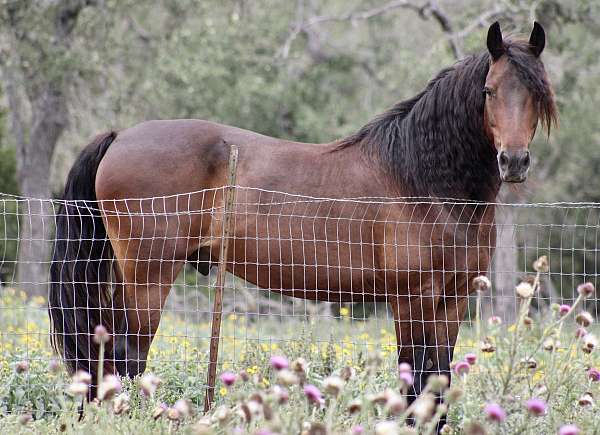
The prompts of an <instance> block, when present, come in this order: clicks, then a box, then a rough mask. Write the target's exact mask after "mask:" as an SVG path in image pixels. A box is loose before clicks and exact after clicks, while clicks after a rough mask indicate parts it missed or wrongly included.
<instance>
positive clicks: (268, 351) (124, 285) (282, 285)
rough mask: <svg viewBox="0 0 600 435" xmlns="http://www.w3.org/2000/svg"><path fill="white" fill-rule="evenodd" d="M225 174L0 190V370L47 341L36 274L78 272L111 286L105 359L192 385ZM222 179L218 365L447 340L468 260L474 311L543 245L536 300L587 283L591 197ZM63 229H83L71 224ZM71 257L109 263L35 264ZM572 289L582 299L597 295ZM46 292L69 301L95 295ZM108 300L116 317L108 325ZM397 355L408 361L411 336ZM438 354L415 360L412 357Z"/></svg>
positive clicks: (495, 301)
mask: <svg viewBox="0 0 600 435" xmlns="http://www.w3.org/2000/svg"><path fill="white" fill-rule="evenodd" d="M223 189H224V188H219V189H207V190H203V191H199V192H192V193H187V194H179V195H171V196H165V197H156V198H145V199H119V200H113V201H103V202H93V201H68V202H65V201H60V200H39V199H31V198H23V197H14V196H9V195H1V196H0V216H1V217H0V364H2V367H0V373H3V376H8V375H7V373H9V372H10V371H12V370H13V367H14V365H15V364H16V363H17V362H18V361H23V360H27V361H30V362H31V363H32V364H48V363H49V361H50V360H51V359H52V358H54V357H53V353H52V350H51V347H50V344H49V339H48V337H49V330H50V322H49V320H48V298H47V297H48V291H49V288H51V287H52V286H57V288H66V289H67V290H68V291H76V290H75V289H76V288H81V287H82V286H83V288H84V291H87V292H93V291H98V289H99V288H100V287H102V286H105V287H106V288H109V289H110V297H109V298H108V299H106V298H104V299H102V307H101V309H99V310H98V313H99V315H100V316H101V317H102V318H104V319H105V321H106V319H111V320H110V322H113V324H111V325H109V326H110V327H111V328H110V329H111V331H113V334H114V336H115V337H116V339H117V340H118V339H119V336H120V337H121V339H122V343H124V344H123V345H122V346H121V347H123V349H121V351H120V352H118V354H117V352H115V355H113V360H115V364H117V365H119V363H120V364H121V366H123V365H124V366H125V367H126V369H127V370H128V371H129V372H131V371H132V369H131V368H130V365H131V364H133V363H136V362H140V361H142V362H143V361H145V360H146V353H147V360H148V366H147V369H149V370H159V369H160V367H164V366H175V367H178V369H179V370H181V371H182V373H186V374H188V375H189V374H191V375H193V379H194V382H195V385H196V386H197V389H198V390H202V389H203V387H204V386H205V385H204V383H205V374H206V370H207V365H208V348H209V341H210V322H211V316H212V314H213V313H212V307H213V302H214V301H213V298H214V283H215V279H216V276H215V274H216V269H217V267H216V266H217V265H218V263H219V258H218V252H219V246H220V244H221V243H222V242H223V228H222V222H223V196H224V190H223ZM235 189H236V202H235V206H234V209H233V211H232V221H233V235H232V237H231V238H230V240H228V241H227V242H228V243H229V258H228V261H227V269H228V272H229V273H228V275H227V280H226V283H225V291H224V302H223V304H224V305H223V314H224V322H223V326H222V332H221V337H220V340H221V350H220V354H219V357H220V358H219V369H220V370H226V369H232V370H233V369H235V370H240V369H244V370H247V371H249V372H250V373H252V372H253V371H256V369H255V366H254V365H250V366H249V365H248V364H249V361H256V360H257V359H258V360H260V359H262V360H267V359H268V358H269V357H270V356H271V355H276V354H286V355H288V356H290V357H293V356H304V357H305V358H307V359H309V360H310V359H313V360H314V365H315V370H320V369H322V370H324V371H326V370H328V369H329V370H331V368H332V367H334V366H336V367H337V366H341V365H357V364H360V363H361V361H364V360H366V359H367V358H368V356H369V355H370V354H372V353H373V352H375V351H378V352H380V353H381V354H382V355H383V357H384V359H386V360H387V361H388V362H389V364H390V367H391V366H393V365H395V364H396V361H397V351H398V347H397V339H398V340H399V341H400V343H399V344H400V345H401V347H402V346H403V347H406V346H411V347H419V346H421V347H422V348H423V349H427V348H437V347H443V346H444V344H447V342H448V341H450V342H451V341H452V337H451V336H452V334H453V332H452V331H453V330H454V329H455V328H458V326H459V323H460V322H461V320H462V318H463V317H464V322H463V323H462V325H461V328H462V331H463V332H464V331H468V330H469V327H470V322H471V319H472V316H473V312H474V303H473V294H472V292H471V291H470V281H471V280H472V278H473V277H474V276H477V275H480V274H485V275H487V276H488V277H489V278H490V280H491V282H492V289H491V290H490V291H489V292H486V293H484V294H483V295H482V310H483V313H484V314H483V315H484V316H485V317H489V316H500V317H501V318H503V319H505V321H506V322H510V321H514V318H515V315H516V307H517V297H516V296H515V292H514V288H515V285H516V284H517V283H518V282H520V281H522V280H528V279H531V276H532V274H533V273H534V271H533V269H532V266H531V265H532V263H533V261H534V260H536V259H537V258H539V257H541V256H543V255H545V256H547V258H548V262H549V270H548V272H547V273H543V274H542V277H541V287H540V291H539V292H538V293H537V294H536V295H535V296H534V301H533V307H534V309H535V311H536V312H537V313H538V315H540V316H544V315H545V313H547V312H548V310H549V307H550V305H551V304H552V303H569V302H571V301H572V300H573V299H574V290H575V288H576V286H577V285H578V284H579V283H581V282H584V281H591V282H593V283H594V284H596V285H597V284H598V277H599V267H600V266H599V265H600V261H599V258H598V257H599V249H598V246H599V244H598V241H599V232H600V231H599V230H600V204H598V203H553V204H549V203H544V204H500V203H486V204H483V203H473V202H469V201H457V200H451V199H448V200H432V199H429V198H397V199H386V198H355V199H331V198H314V197H307V196H300V195H293V194H288V193H282V192H273V191H267V190H261V189H253V188H247V187H235ZM492 213H495V220H494V222H493V224H492V221H491V220H490V219H489V218H490V216H492ZM95 215H97V216H102V219H103V226H102V227H101V226H99V225H97V224H98V222H97V221H96V224H95V225H96V226H94V227H93V228H92V230H91V232H90V233H89V234H91V237H89V235H88V236H86V237H71V236H68V237H63V238H57V236H56V234H57V231H56V228H55V224H56V222H59V223H60V222H61V220H60V218H61V217H62V218H68V219H64V220H63V221H62V222H63V223H64V222H67V223H68V224H69V225H72V226H73V225H74V226H77V225H83V223H84V221H85V219H86V217H89V216H95ZM78 221H79V224H77V222H78ZM104 228H105V229H106V230H104ZM62 234H79V235H81V234H80V233H79V232H77V231H71V229H69V230H68V231H66V233H65V232H64V231H63V232H62ZM494 238H495V241H494ZM57 242H58V243H57ZM61 242H62V243H65V244H67V245H69V244H70V246H71V247H72V248H77V247H84V246H85V244H86V243H88V244H89V243H95V244H101V245H102V246H105V247H110V248H112V249H104V248H103V249H101V250H100V251H101V255H100V256H99V257H97V258H90V257H89V256H86V250H85V249H81V250H80V251H75V252H79V254H77V255H76V257H75V258H64V257H63V258H61V257H60V255H58V256H57V247H58V246H59V245H60V243H61ZM113 253H114V255H113ZM73 263H77V264H79V265H80V266H81V265H83V267H84V269H85V270H86V271H92V270H94V268H97V267H98V266H99V264H100V263H105V264H108V267H109V269H110V270H111V273H110V275H109V278H108V279H107V280H106V281H103V282H90V281H88V280H83V281H78V280H77V279H76V278H73V281H72V282H61V281H60V280H59V281H53V280H52V279H51V275H50V273H49V271H50V269H51V268H52V267H56V268H57V269H58V270H59V271H62V270H64V269H66V268H69V267H71V266H73ZM86 273H88V272H86ZM57 276H67V275H64V274H63V273H62V272H59V273H58V275H57ZM76 276H79V277H81V275H76ZM84 276H96V275H93V274H90V275H85V274H84ZM93 296H94V295H91V296H89V297H90V298H91V299H94V297H93ZM575 296H576V295H575ZM95 298H96V299H98V298H99V296H98V295H95ZM394 301H396V303H397V307H396V308H393V307H394ZM440 301H442V302H443V303H440ZM585 304H586V309H587V310H588V311H590V312H592V313H593V314H596V315H597V314H598V300H597V299H588V300H587V301H586V302H585ZM440 307H441V308H440ZM444 307H445V308H444ZM50 308H51V309H55V310H59V311H61V312H62V311H64V312H66V311H67V310H72V311H75V312H80V313H83V314H82V315H84V316H85V313H86V312H87V311H88V310H90V309H92V308H93V307H90V306H85V305H77V306H75V307H74V308H73V307H65V306H61V305H60V304H58V305H54V306H51V307H50ZM394 310H397V312H396V313H394ZM449 311H452V312H449ZM119 313H122V315H124V316H125V319H126V320H125V321H124V322H121V323H119V324H116V323H115V322H116V321H115V320H114V319H115V318H117V317H118V316H119V315H120V314H119ZM395 315H396V316H395ZM87 318H88V319H89V318H90V317H89V316H88V317H87ZM159 320H160V324H159ZM395 320H396V321H395ZM92 326H93V325H92ZM396 326H399V327H400V332H399V334H400V335H401V336H399V337H397V335H396V328H395V327H396ZM156 328H158V329H157V330H155V329H156ZM440 328H441V329H442V332H440ZM64 330H65V331H66V330H68V328H67V327H66V326H65V328H64ZM406 330H410V333H407V334H404V335H403V334H402V331H406ZM432 331H433V332H432ZM463 332H461V337H462V336H463ZM64 334H65V336H66V335H68V334H73V332H66V333H64ZM84 335H85V334H84ZM88 335H89V331H88ZM132 336H137V340H133V341H131V337H132ZM423 337H425V338H423ZM427 337H429V338H427ZM466 337H467V338H465V339H461V338H459V339H458V342H457V345H456V351H455V352H456V353H458V354H460V353H461V347H467V344H468V343H467V342H468V341H469V338H468V332H467V333H466ZM407 340H408V341H407ZM88 341H89V336H88ZM150 341H152V345H151V346H150V347H149V349H148V348H147V344H148V343H149V342H150ZM471 341H472V340H471ZM471 344H472V343H471ZM406 355H410V356H411V357H413V365H418V364H417V363H415V361H414V355H415V354H414V353H409V354H406ZM440 355H442V356H440ZM63 356H65V355H63ZM441 357H444V356H443V354H437V358H441ZM445 358H447V359H449V358H450V356H449V355H446V356H445ZM449 362H450V361H447V363H449ZM319 366H321V367H320V368H319ZM326 366H330V367H326ZM440 366H444V364H443V363H442V362H440V361H424V362H423V369H424V370H425V371H426V370H436V368H439V367H440ZM142 368H143V367H142ZM138 369H139V367H138V366H136V369H135V370H133V372H136V370H138ZM134 374H135V373H134Z"/></svg>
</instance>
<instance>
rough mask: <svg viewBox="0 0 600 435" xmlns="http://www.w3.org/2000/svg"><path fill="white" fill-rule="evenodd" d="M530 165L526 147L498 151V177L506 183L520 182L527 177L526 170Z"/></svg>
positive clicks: (527, 170)
mask: <svg viewBox="0 0 600 435" xmlns="http://www.w3.org/2000/svg"><path fill="white" fill-rule="evenodd" d="M530 165H531V157H530V154H529V150H528V149H526V148H525V149H523V148H521V149H519V150H515V151H510V150H509V151H500V152H499V153H498V168H499V169H500V178H501V179H502V181H505V182H507V183H522V182H523V181H525V180H526V179H527V172H529V166H530Z"/></svg>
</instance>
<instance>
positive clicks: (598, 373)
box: [587, 367, 600, 382]
mask: <svg viewBox="0 0 600 435" xmlns="http://www.w3.org/2000/svg"><path fill="white" fill-rule="evenodd" d="M587 375H588V378H590V380H591V381H592V382H598V381H600V370H598V369H597V368H595V367H592V368H591V369H589V370H588V372H587Z"/></svg>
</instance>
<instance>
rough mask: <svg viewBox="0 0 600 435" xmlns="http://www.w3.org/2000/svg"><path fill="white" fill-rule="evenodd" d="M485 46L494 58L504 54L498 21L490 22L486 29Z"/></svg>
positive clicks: (496, 58)
mask: <svg viewBox="0 0 600 435" xmlns="http://www.w3.org/2000/svg"><path fill="white" fill-rule="evenodd" d="M487 48H488V51H489V52H490V54H491V55H492V59H494V60H498V59H499V58H500V57H501V56H502V55H503V54H504V44H503V42H502V31H501V30H500V23H498V21H496V22H495V23H494V24H492V25H491V26H490V28H489V30H488V34H487Z"/></svg>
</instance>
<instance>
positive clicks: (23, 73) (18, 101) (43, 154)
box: [0, 0, 95, 296]
mask: <svg viewBox="0 0 600 435" xmlns="http://www.w3.org/2000/svg"><path fill="white" fill-rule="evenodd" d="M94 3H95V2H94V1H93V0H59V1H58V2H57V3H56V5H55V8H53V11H54V16H53V18H54V20H53V37H52V38H51V43H50V45H49V46H46V47H44V46H41V45H39V44H37V45H35V50H36V51H37V56H36V57H35V58H34V59H35V61H36V62H39V64H38V65H34V67H31V66H28V65H27V64H28V62H25V61H24V60H23V59H24V58H22V56H21V54H22V52H21V51H20V49H21V48H22V47H25V48H24V49H23V53H25V54H24V56H26V55H27V53H28V50H30V49H31V48H32V47H26V45H27V43H28V42H29V41H30V39H29V37H28V36H27V32H29V31H30V29H28V28H22V26H24V25H25V24H23V23H22V21H21V18H19V13H18V12H19V8H21V7H23V8H27V7H28V5H27V4H26V3H15V4H14V5H12V6H13V7H12V9H11V10H10V11H9V12H8V15H7V21H6V23H4V24H6V26H5V30H3V34H2V36H3V39H6V43H5V44H4V45H5V46H6V47H7V51H5V52H4V53H0V56H1V57H0V67H1V69H2V78H3V82H4V89H5V92H6V94H7V98H8V103H9V107H10V112H11V116H10V118H11V132H12V134H13V137H14V139H15V144H16V150H17V178H18V181H19V185H20V193H21V195H23V196H25V197H26V198H27V199H26V200H24V201H21V202H20V204H19V224H20V226H19V234H18V237H19V248H18V249H19V251H18V259H17V261H18V266H17V267H18V272H17V277H18V278H17V280H18V285H19V286H20V287H21V288H23V290H25V291H26V292H27V293H28V294H29V295H42V296H45V295H46V294H47V287H48V271H49V266H50V246H51V245H50V242H51V240H52V235H53V234H54V213H55V210H54V204H53V203H52V202H51V201H50V198H51V191H50V185H49V182H50V169H51V162H52V156H53V155H54V150H55V148H56V144H57V142H58V140H59V138H60V136H61V135H62V133H63V131H64V130H65V128H66V127H67V124H68V106H67V96H66V93H67V87H68V85H67V84H68V77H69V74H70V73H72V71H71V70H61V71H56V70H53V69H52V68H54V67H55V64H54V63H53V61H52V59H54V58H55V57H56V56H61V55H64V54H66V53H67V52H68V50H69V47H70V45H71V39H72V32H73V29H74V27H75V24H76V22H77V18H78V16H79V14H80V12H81V10H82V9H83V8H84V7H85V6H88V5H91V4H94ZM27 12H28V11H27ZM25 26H26V25H25ZM6 55H8V56H6ZM46 63H47V64H46ZM44 67H45V68H48V69H47V70H46V74H45V75H40V74H37V73H36V71H39V70H44ZM25 96H26V98H25ZM26 101H27V102H28V103H29V104H28V105H26V104H25V102H26ZM26 106H29V110H30V113H31V116H30V117H28V116H27V110H26Z"/></svg>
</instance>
